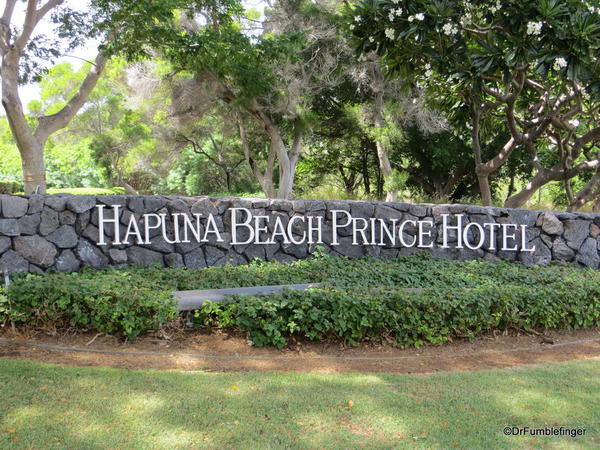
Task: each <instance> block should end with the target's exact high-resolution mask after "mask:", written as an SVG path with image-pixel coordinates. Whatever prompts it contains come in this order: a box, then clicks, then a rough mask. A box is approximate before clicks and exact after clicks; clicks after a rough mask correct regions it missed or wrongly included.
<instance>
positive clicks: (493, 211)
mask: <svg viewBox="0 0 600 450" xmlns="http://www.w3.org/2000/svg"><path fill="white" fill-rule="evenodd" d="M99 205H100V206H102V205H106V207H105V209H104V214H105V218H106V217H109V216H110V214H111V211H113V212H114V211H115V210H114V209H110V208H113V207H114V206H115V205H117V206H118V208H117V209H116V211H117V213H118V216H119V217H118V220H119V221H120V226H121V227H124V228H125V227H127V224H128V223H129V224H130V226H131V221H132V219H131V218H132V216H133V217H134V219H133V221H134V222H136V223H138V224H139V226H140V227H141V228H142V227H143V224H142V222H143V220H142V219H145V218H144V217H143V216H144V214H152V215H154V217H155V218H156V217H161V215H163V216H162V217H166V218H167V219H168V218H171V219H172V217H173V214H175V215H177V214H179V215H181V216H183V215H187V216H189V217H200V216H194V214H197V215H202V217H204V218H206V217H208V216H209V215H212V216H213V218H214V219H215V221H214V224H215V225H216V227H217V228H218V230H219V232H220V238H221V239H220V240H219V239H217V238H216V235H214V234H213V235H211V236H210V237H209V238H208V239H207V240H206V241H205V242H194V241H189V240H188V241H187V242H179V243H169V240H173V239H169V238H167V239H165V236H167V235H168V234H169V233H172V232H173V223H172V221H170V222H168V223H167V225H166V227H167V228H169V230H167V228H165V230H160V229H158V228H152V229H151V230H150V235H151V239H149V241H150V242H149V243H141V244H140V243H139V242H137V243H136V242H133V240H132V241H131V242H127V243H122V244H119V245H112V243H111V242H110V237H113V238H114V227H113V225H111V224H106V223H105V224H104V227H103V230H102V231H103V232H101V230H99V229H98V224H99V208H98V206H99ZM0 207H1V209H0V270H2V269H8V270H9V271H10V272H23V271H29V272H43V271H47V270H59V271H64V272H71V271H76V270H79V269H80V268H81V267H82V266H90V267H93V268H97V269H101V268H105V267H108V266H123V265H147V264H153V263H158V264H163V265H165V266H169V267H188V268H202V267H206V266H212V265H224V264H228V263H230V264H234V265H237V264H245V263H247V262H248V261H250V260H252V259H254V258H261V259H266V260H276V261H280V262H283V263H286V262H291V261H295V260H297V259H301V258H305V257H307V256H309V254H310V253H311V252H313V251H314V250H315V248H316V247H317V246H318V244H317V243H315V242H309V241H310V239H306V238H305V239H304V241H303V242H302V243H300V244H294V243H291V242H290V243H285V242H283V241H284V239H283V238H282V237H281V236H278V237H277V239H274V240H275V242H274V243H269V244H255V243H249V244H239V243H238V244H234V243H232V220H234V219H232V217H234V216H232V215H231V214H230V212H231V210H232V208H246V209H247V210H249V211H250V212H251V213H252V214H254V215H257V216H268V217H269V218H271V219H273V220H272V221H270V222H269V224H268V225H267V226H268V231H266V232H267V233H268V232H270V233H273V232H274V231H276V230H274V228H273V227H276V223H275V219H277V221H279V223H280V224H288V222H289V221H291V220H292V218H293V217H295V216H304V217H305V218H308V217H313V218H315V220H316V218H319V217H321V218H322V219H319V220H322V232H323V240H324V241H325V242H324V243H323V244H322V248H323V250H324V251H326V252H331V253H334V254H339V255H343V256H347V257H360V256H364V255H372V256H376V257H385V258H394V257H396V256H397V255H403V254H411V253H414V252H418V251H427V252H431V253H432V254H433V255H434V256H437V257H445V258H452V259H472V258H482V259H486V260H490V261H493V260H496V259H497V258H502V259H508V260H514V261H521V262H523V263H524V264H526V265H533V264H540V265H545V264H548V263H550V261H552V260H557V261H565V262H576V263H579V264H581V265H583V266H588V267H592V268H594V269H598V268H599V266H600V214H570V213H559V212H544V211H528V210H510V209H503V208H482V207H474V206H465V205H426V204H406V203H382V202H338V201H303V200H294V201H284V200H266V199H244V198H227V197H223V198H207V197H195V198H186V197H155V196H154V197H153V196H97V197H93V196H43V195H32V196H8V195H4V196H0ZM244 211H245V210H244ZM332 211H347V212H349V213H350V214H351V215H352V217H354V218H364V219H367V221H373V222H371V223H372V224H374V223H375V221H377V220H378V219H383V220H384V221H391V220H395V221H396V222H395V223H400V222H401V221H408V222H407V223H408V226H407V227H405V228H404V229H402V230H400V231H401V232H402V233H404V235H405V237H406V239H405V241H409V242H412V241H413V240H414V241H415V242H416V234H415V233H417V231H416V230H415V229H414V228H415V226H416V225H417V222H418V223H419V224H420V223H421V222H423V223H425V224H427V223H428V222H429V221H431V222H432V225H433V226H432V229H431V230H429V231H428V232H427V233H426V234H425V237H426V238H427V239H429V240H431V242H430V243H427V244H431V246H429V245H425V244H424V245H423V247H424V248H418V246H417V245H414V246H404V245H401V244H398V243H394V244H392V243H391V242H384V239H383V237H382V238H381V239H382V240H381V242H379V243H377V245H364V244H356V242H355V244H356V245H353V240H355V239H356V230H355V229H352V227H351V226H346V227H337V229H336V230H335V231H336V232H337V234H338V242H337V243H338V245H331V235H332V232H333V230H332V228H333V222H332ZM236 214H242V215H243V214H244V212H240V211H238V212H236ZM336 214H338V215H340V217H342V218H343V219H344V220H346V218H347V217H348V216H347V215H343V214H342V213H339V212H338V213H336ZM445 214H449V215H450V216H447V217H446V218H445V217H444V215H445ZM460 214H463V215H464V216H462V219H460V220H462V221H463V223H462V225H463V226H465V225H466V224H469V223H478V224H487V225H488V226H489V227H490V229H492V228H493V227H492V226H490V224H517V225H525V226H526V234H524V236H525V239H524V241H523V242H521V243H520V249H519V250H506V248H505V249H504V250H503V246H504V247H507V246H508V244H507V243H506V242H507V241H506V239H505V242H504V243H503V242H501V240H502V239H501V237H500V235H499V234H498V235H496V236H494V234H491V235H490V236H488V237H486V238H485V241H486V242H485V245H483V246H481V248H478V249H469V248H466V247H465V248H462V249H461V248H456V243H457V240H458V237H457V234H458V231H456V230H454V231H452V230H451V229H450V228H451V227H449V228H447V229H446V228H443V229H442V227H443V225H442V223H443V221H444V220H448V222H447V224H446V225H450V224H451V223H453V224H455V223H456V220H457V215H460ZM146 220H147V219H146ZM235 220H237V219H235ZM239 220H240V221H242V220H245V219H243V218H242V219H239ZM367 221H359V224H365V223H367ZM294 222H295V223H294V226H293V227H292V228H291V229H292V230H293V233H294V236H300V235H301V233H302V231H301V230H300V229H299V228H298V226H299V225H303V224H305V222H301V221H294ZM115 223H116V222H115ZM177 223H178V222H177ZM199 226H200V225H199ZM202 226H206V224H205V223H203V225H202ZM500 226H501V225H498V226H497V227H500ZM245 228H247V227H244V226H242V227H240V229H241V230H239V231H244V229H245ZM486 229H487V228H486ZM497 229H498V230H499V229H500V228H497ZM515 229H516V228H515ZM265 230H266V229H265ZM444 231H446V232H447V233H446V234H447V236H442V234H443V232H444ZM163 232H165V233H166V234H164V236H163ZM365 233H366V232H365ZM473 233H477V227H471V229H470V230H469V231H468V233H467V234H468V235H469V236H470V237H471V238H473ZM100 234H103V235H104V236H105V238H106V239H108V241H109V242H108V243H107V245H98V243H99V242H101V241H102V239H101V236H100ZM242 234H243V233H242ZM467 234H465V238H466V237H467ZM239 235H240V232H238V237H237V239H235V240H234V242H235V241H236V240H237V241H238V242H240V236H239ZM409 235H410V236H409ZM359 236H364V234H363V235H361V234H360V233H359ZM373 236H375V235H374V234H373ZM381 236H383V234H382V235H381ZM233 237H235V236H233ZM242 239H243V236H242ZM373 239H374V240H373V241H372V242H371V244H372V243H373V242H375V240H378V239H379V238H375V237H373ZM444 239H446V241H447V242H446V247H447V248H443V244H444V242H443V241H444ZM493 239H496V240H497V242H495V243H494V242H490V240H493ZM184 241H185V239H184ZM295 241H296V242H298V241H301V239H300V238H298V239H295ZM476 241H478V238H477V237H475V238H474V239H473V242H476ZM525 241H526V242H525ZM482 242H483V238H482ZM534 247H535V251H523V249H526V248H534Z"/></svg>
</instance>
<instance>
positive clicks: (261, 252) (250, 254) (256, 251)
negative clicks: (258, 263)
mask: <svg viewBox="0 0 600 450" xmlns="http://www.w3.org/2000/svg"><path fill="white" fill-rule="evenodd" d="M244 255H246V258H248V261H252V260H254V259H260V260H262V261H264V260H266V259H267V253H266V252H265V246H264V245H250V246H248V248H246V250H245V251H244Z"/></svg>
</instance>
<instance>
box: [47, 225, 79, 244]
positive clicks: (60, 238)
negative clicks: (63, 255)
mask: <svg viewBox="0 0 600 450" xmlns="http://www.w3.org/2000/svg"><path fill="white" fill-rule="evenodd" d="M46 239H48V240H49V241H50V242H52V243H53V244H55V245H56V246H57V247H58V248H73V247H76V246H77V241H78V240H79V236H77V233H75V229H74V228H73V227H71V226H69V225H63V226H62V227H60V228H58V229H57V230H56V231H53V232H52V233H50V234H49V235H48V237H47V238H46Z"/></svg>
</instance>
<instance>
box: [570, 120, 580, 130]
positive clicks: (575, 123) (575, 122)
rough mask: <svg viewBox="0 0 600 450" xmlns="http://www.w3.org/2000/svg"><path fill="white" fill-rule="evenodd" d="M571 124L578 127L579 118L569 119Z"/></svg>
mask: <svg viewBox="0 0 600 450" xmlns="http://www.w3.org/2000/svg"><path fill="white" fill-rule="evenodd" d="M569 124H570V125H572V126H574V127H575V128H577V127H578V126H579V120H577V119H574V120H569Z"/></svg>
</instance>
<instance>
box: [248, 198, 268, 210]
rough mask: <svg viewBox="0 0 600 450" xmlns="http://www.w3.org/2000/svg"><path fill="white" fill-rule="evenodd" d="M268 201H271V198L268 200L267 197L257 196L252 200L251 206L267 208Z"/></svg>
mask: <svg viewBox="0 0 600 450" xmlns="http://www.w3.org/2000/svg"><path fill="white" fill-rule="evenodd" d="M270 203H271V200H269V199H268V198H257V199H253V200H252V207H253V208H267V207H268V206H269V204H270Z"/></svg>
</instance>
